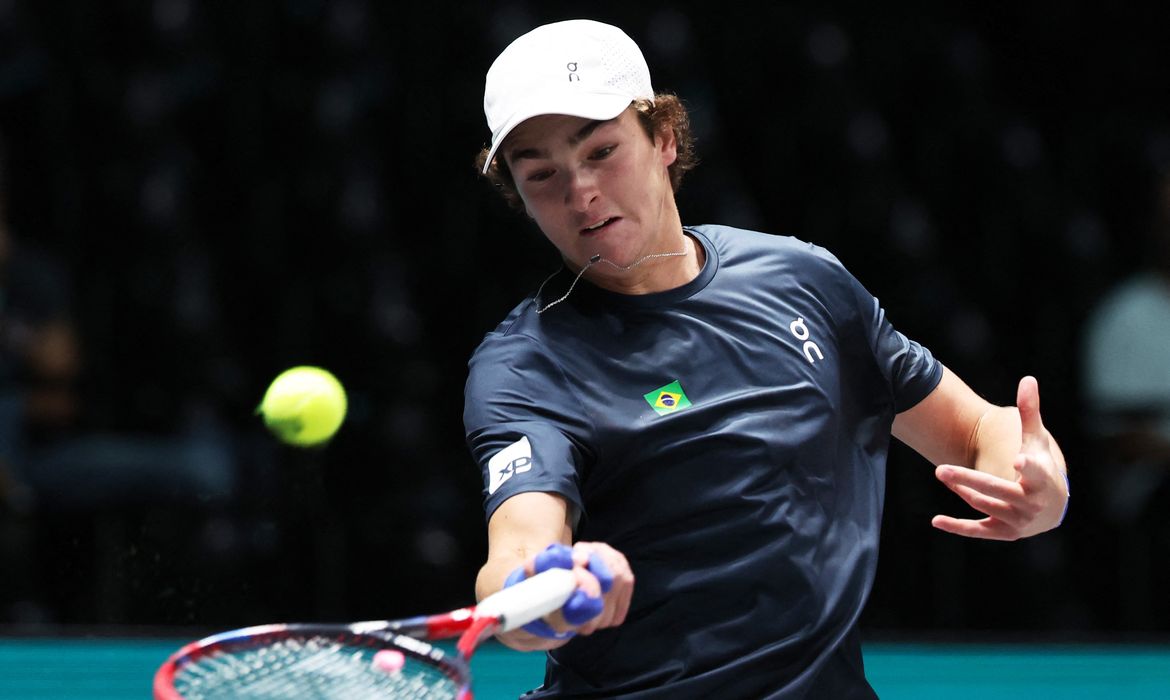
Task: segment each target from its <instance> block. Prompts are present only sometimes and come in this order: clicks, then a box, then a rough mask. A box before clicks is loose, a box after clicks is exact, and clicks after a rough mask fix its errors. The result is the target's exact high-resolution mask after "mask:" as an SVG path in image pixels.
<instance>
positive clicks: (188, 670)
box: [175, 637, 459, 700]
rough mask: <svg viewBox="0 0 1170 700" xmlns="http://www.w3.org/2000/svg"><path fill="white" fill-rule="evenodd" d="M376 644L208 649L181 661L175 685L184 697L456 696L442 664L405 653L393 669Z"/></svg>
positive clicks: (290, 642)
mask: <svg viewBox="0 0 1170 700" xmlns="http://www.w3.org/2000/svg"><path fill="white" fill-rule="evenodd" d="M376 651H377V649H375V648H369V647H358V646H352V645H346V644H344V643H341V642H338V641H337V640H334V639H329V638H325V637H311V638H307V639H296V638H291V639H285V640H280V641H278V642H275V643H272V644H270V645H266V646H263V647H258V648H253V649H246V650H238V651H232V652H226V651H224V652H219V653H212V654H209V655H207V656H205V657H202V658H200V659H199V660H198V661H195V662H192V663H189V664H187V665H186V666H184V667H183V668H182V669H181V670H180V671H179V673H178V674H176V677H175V688H176V690H178V691H179V693H180V695H181V696H182V697H183V698H185V699H186V700H219V699H221V698H224V699H226V698H253V699H255V698H273V699H275V698H286V699H289V700H301V699H304V700H310V699H323V700H333V699H335V698H336V699H338V700H341V699H342V698H344V699H347V700H361V699H364V698H371V699H372V698H379V699H381V698H417V699H419V700H424V699H426V700H431V699H436V698H451V699H452V700H454V698H455V697H456V695H457V693H458V690H459V686H458V684H457V683H456V682H455V681H454V680H452V679H451V678H450V677H448V676H447V675H446V673H444V672H443V671H442V670H441V669H440V668H437V667H435V666H432V665H431V664H428V663H426V662H424V661H422V660H419V659H417V658H415V657H413V656H410V655H406V657H405V658H406V663H405V665H404V666H403V667H402V668H401V669H399V670H396V671H386V670H383V669H380V668H377V667H375V666H374V665H373V663H372V658H373V654H374V653H375V652H376Z"/></svg>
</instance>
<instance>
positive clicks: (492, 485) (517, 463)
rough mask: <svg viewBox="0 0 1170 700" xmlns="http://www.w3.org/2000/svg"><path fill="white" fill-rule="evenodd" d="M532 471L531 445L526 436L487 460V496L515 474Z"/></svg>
mask: <svg viewBox="0 0 1170 700" xmlns="http://www.w3.org/2000/svg"><path fill="white" fill-rule="evenodd" d="M531 469H532V444H531V443H529V442H528V436H527V435H525V436H524V437H522V438H520V439H519V440H517V441H516V442H513V443H512V444H511V445H508V446H507V447H505V448H504V449H502V450H500V451H499V452H497V453H495V454H494V455H493V456H492V458H491V459H489V460H488V474H489V475H490V478H489V480H488V495H491V494H493V493H495V492H496V489H498V488H500V486H502V485H503V483H504V482H505V481H507V480H508V479H511V478H512V477H513V476H514V475H516V474H523V473H524V472H526V471H529V470H531Z"/></svg>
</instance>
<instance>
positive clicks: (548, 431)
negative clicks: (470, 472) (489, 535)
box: [463, 333, 587, 519]
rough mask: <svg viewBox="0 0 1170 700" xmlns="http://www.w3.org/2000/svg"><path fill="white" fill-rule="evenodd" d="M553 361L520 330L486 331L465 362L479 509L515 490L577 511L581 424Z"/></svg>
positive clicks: (488, 509)
mask: <svg viewBox="0 0 1170 700" xmlns="http://www.w3.org/2000/svg"><path fill="white" fill-rule="evenodd" d="M581 413H582V412H581V408H580V404H579V402H578V401H577V400H576V398H575V397H574V396H573V393H572V391H571V388H570V387H568V386H566V382H565V379H564V375H563V373H562V372H561V370H560V368H559V367H558V365H557V364H556V362H555V361H554V360H553V359H552V358H551V357H550V356H549V354H548V353H547V351H545V350H544V349H543V348H542V347H541V346H540V345H539V343H537V341H535V340H534V339H532V338H529V337H527V336H523V335H503V334H499V333H493V334H490V335H489V336H488V337H487V338H486V339H485V340H484V342H483V344H481V345H480V347H479V348H478V349H477V350H476V352H475V354H474V355H473V356H472V359H471V362H470V364H469V373H468V379H467V386H466V389H465V392H464V408H463V422H464V429H465V432H466V438H467V444H468V448H469V449H470V451H471V454H472V457H473V458H474V459H475V462H476V463H477V464H478V465H479V467H480V470H481V473H482V477H483V484H484V486H483V496H484V511H485V515H486V517H487V518H489V519H490V518H491V515H492V513H494V512H495V510H496V508H498V507H499V506H500V504H501V503H503V502H504V501H506V500H507V499H509V498H511V497H512V496H515V495H516V494H519V493H525V492H530V491H541V492H549V493H555V494H558V495H560V496H562V497H563V498H565V500H566V501H568V502H569V504H570V505H571V506H572V507H573V508H574V509H575V512H576V513H577V514H578V515H579V514H580V513H582V512H583V507H582V499H581V491H580V483H579V477H578V474H579V468H580V466H581V465H582V464H583V462H584V460H585V457H586V450H585V448H584V443H583V435H584V433H585V431H586V429H587V428H586V423H585V421H584V420H583V419H582V417H581Z"/></svg>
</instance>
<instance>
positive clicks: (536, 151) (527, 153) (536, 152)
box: [509, 119, 613, 162]
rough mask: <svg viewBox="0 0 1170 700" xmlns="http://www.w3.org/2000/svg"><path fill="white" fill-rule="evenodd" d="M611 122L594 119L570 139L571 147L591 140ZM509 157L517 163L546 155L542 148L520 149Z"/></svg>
mask: <svg viewBox="0 0 1170 700" xmlns="http://www.w3.org/2000/svg"><path fill="white" fill-rule="evenodd" d="M611 121H613V120H612V119H606V120H604V121H603V120H601V119H594V120H593V121H591V122H589V123H588V124H586V125H585V126H583V127H581V128H580V129H578V130H577V133H575V134H573V135H572V136H570V137H569V145H570V146H576V145H577V144H579V143H581V142H582V141H584V140H585V139H587V138H589V135H590V134H592V133H593V132H594V131H596V130H597V127H599V126H601V125H602V124H608V123H609V122H611ZM509 155H511V156H512V158H511V159H512V161H513V162H515V161H517V160H520V159H522V158H541V157H543V156H544V155H545V152H544V150H543V149H540V148H520V149H517V150H515V151H511V152H510V153H509Z"/></svg>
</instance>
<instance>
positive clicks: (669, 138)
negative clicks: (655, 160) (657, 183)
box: [654, 127, 678, 168]
mask: <svg viewBox="0 0 1170 700" xmlns="http://www.w3.org/2000/svg"><path fill="white" fill-rule="evenodd" d="M654 145H655V146H656V147H657V148H658V153H659V156H660V158H661V159H662V167H664V168H669V167H670V166H671V165H672V164H673V163H674V161H676V160H678V139H677V138H675V136H674V129H671V128H670V127H666V128H663V129H660V130H659V131H658V133H657V134H656V135H655V136H654Z"/></svg>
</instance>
